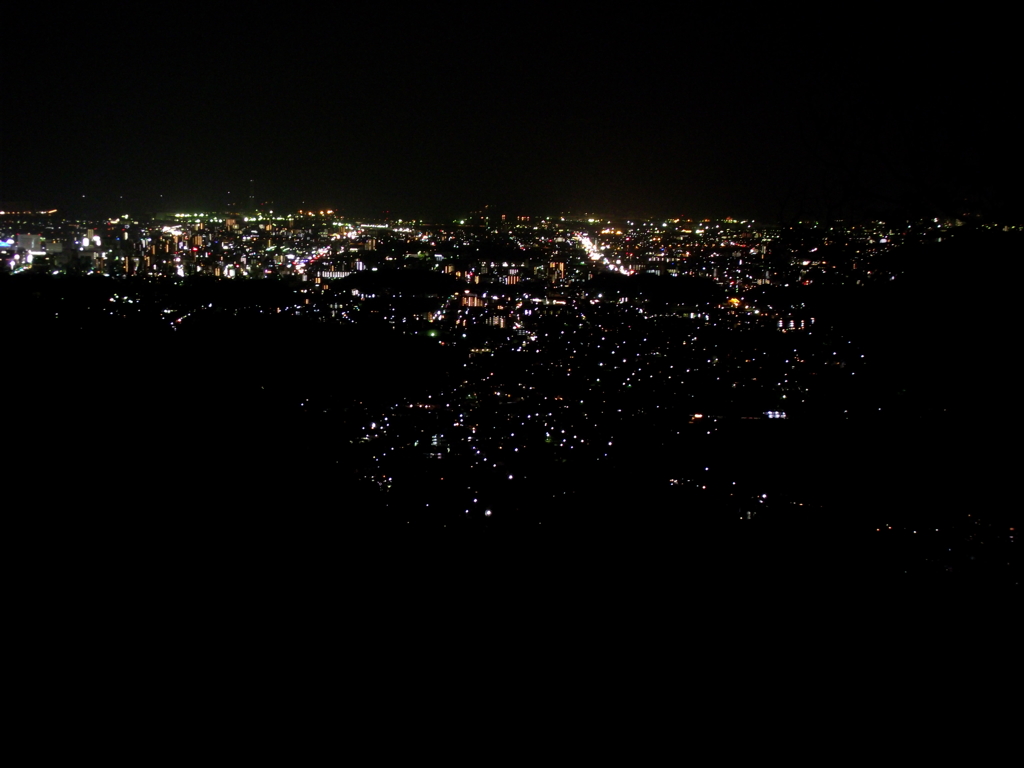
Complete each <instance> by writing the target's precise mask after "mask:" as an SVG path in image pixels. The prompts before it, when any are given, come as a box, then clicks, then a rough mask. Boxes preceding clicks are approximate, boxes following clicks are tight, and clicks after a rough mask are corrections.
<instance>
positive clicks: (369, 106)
mask: <svg viewBox="0 0 1024 768" xmlns="http://www.w3.org/2000/svg"><path fill="white" fill-rule="evenodd" d="M995 26H998V25H992V24H989V23H987V22H986V23H985V24H973V25H972V24H971V23H969V22H962V21H957V22H954V21H952V20H943V21H939V22H935V21H932V22H929V23H928V24H925V23H924V22H923V21H913V22H903V23H897V22H896V21H894V20H893V19H890V18H872V19H868V20H860V21H859V22H857V23H854V22H853V21H851V20H849V19H845V20H836V21H825V20H820V21H815V22H811V21H809V20H808V19H806V18H788V17H785V18H783V17H780V16H761V17H758V18H749V17H741V16H740V15H739V14H738V13H736V14H722V13H718V14H715V13H711V14H709V13H698V12H697V11H693V12H683V11H676V12H673V13H672V14H670V15H667V16H666V15H659V14H656V13H654V12H653V11H646V12H641V11H635V12H633V11H629V12H622V11H620V12H619V13H617V14H613V15H601V14H597V13H595V12H594V11H593V9H591V12H590V13H586V14H584V13H578V14H577V13H571V12H563V13H552V12H550V11H547V12H543V13H537V12H534V13H528V12H527V10H526V8H525V7H519V6H513V5H509V6H500V7H496V6H485V7H482V8H481V7H479V6H467V7H465V8H448V9H435V10H432V11H427V12H423V13H421V14H418V15H417V16H415V17H408V16H400V15H398V13H397V7H394V6H391V7H388V8H385V7H383V6H381V8H380V9H379V10H362V11H359V12H353V11H351V10H349V9H343V10H333V11H331V12H324V13H319V14H312V13H311V14H307V15H303V16H302V17H298V16H296V15H295V14H292V13H287V12H285V11H283V10H281V9H278V10H277V11H276V12H275V13H274V14H273V15H272V14H268V13H264V14H259V15H255V16H254V15H251V14H240V13H235V14H232V13H217V12H213V11H210V10H208V9H205V10H204V9H201V8H197V9H195V10H193V11H187V10H182V9H179V8H175V9H174V11H173V12H171V11H170V10H168V11H167V13H166V14H165V15H160V14H158V13H157V12H155V11H150V12H149V15H148V16H143V17H138V16H132V17H130V18H129V17H125V16H124V13H123V11H122V12H121V13H120V15H118V14H116V13H101V12H99V11H97V10H96V9H90V10H89V11H83V12H81V13H80V15H79V16H77V17H73V18H72V17H67V16H61V17H59V18H57V19H45V20H44V19H28V20H26V21H25V22H24V23H23V24H22V27H21V28H23V29H25V30H36V32H35V33H33V34H26V35H25V36H24V38H23V39H24V41H31V44H30V45H29V44H25V45H22V46H21V47H19V48H18V52H17V53H16V54H12V53H9V54H7V55H6V56H5V59H4V64H3V74H4V81H5V86H4V89H3V90H4V95H5V104H4V107H5V109H4V116H3V121H2V129H0V130H2V133H0V200H2V201H26V202H29V203H30V204H32V205H33V206H36V207H44V206H47V207H58V208H60V209H63V210H66V211H68V212H85V213H95V214H108V213H114V212H118V211H119V210H121V209H122V208H123V209H125V210H127V211H131V212H145V211H154V210H169V209H176V210H177V209H185V208H221V207H223V206H224V205H225V204H226V203H228V202H229V201H230V200H240V199H244V198H247V197H248V194H249V179H253V180H254V188H255V193H256V197H257V199H258V201H260V202H262V201H267V200H271V201H273V202H274V205H275V206H276V207H278V208H279V209H285V208H288V207H303V206H304V205H305V206H309V207H314V208H321V207H334V208H336V209H338V210H340V211H341V212H342V213H347V214H351V215H364V216H365V215H375V214H377V213H380V212H383V211H385V210H387V211H390V212H391V213H392V215H394V216H397V217H437V218H450V217H454V216H458V215H462V214H465V213H467V212H468V211H470V210H474V209H477V208H480V207H481V206H482V205H484V204H487V203H490V204H493V205H496V206H498V207H499V208H501V209H502V210H506V211H507V212H509V213H517V212H522V213H557V212H560V211H573V212H584V211H588V212H597V213H604V214H609V215H628V214H634V215H644V214H647V215H658V216H662V215H671V216H684V217H704V216H724V215H732V216H736V217H751V216H753V217H758V218H762V219H765V218H767V219H775V218H778V217H780V216H781V217H783V218H792V217H795V216H802V215H833V216H834V215H841V214H843V213H844V212H849V211H873V210H876V209H877V210H880V211H884V210H890V209H891V210H895V209H903V208H908V207H914V206H918V207H923V208H927V209H928V210H929V211H932V210H934V211H935V212H940V213H954V212H955V210H954V209H956V208H957V207H958V206H962V205H967V206H975V207H976V206H978V205H981V206H988V207H993V206H994V207H1000V206H1001V207H1002V208H1006V207H1007V201H1008V200H1009V199H1010V198H1011V197H1012V196H1013V195H1014V194H1017V193H1016V192H1015V190H1016V187H1017V186H1018V185H1017V183H1016V182H1017V179H1018V178H1019V171H1020V152H1019V149H1018V146H1017V144H1018V142H1017V140H1016V138H1015V137H1016V134H1017V133H1019V127H1017V126H1016V124H1015V123H1014V122H1013V121H1012V119H1011V117H1010V116H1011V114H1012V113H1013V112H1014V110H1015V106H1016V105H1019V101H1020V98H1019V96H1018V94H1017V93H1016V91H1015V90H1014V89H1013V87H1012V85H1013V81H1014V80H1015V79H1016V77H1015V73H1016V72H1017V70H1018V69H1019V67H1015V66H1013V65H1012V63H1011V60H1010V53H1011V51H1012V50H1013V49H1012V48H1010V47H1009V46H1008V45H1005V44H1004V42H1005V41H1003V40H1002V39H1001V37H1000V35H999V33H998V32H997V31H994V30H993V27H995ZM161 196H162V197H161ZM1014 199H1015V200H1016V199H1019V194H1018V196H1017V197H1016V198H1014ZM122 200H123V202H122Z"/></svg>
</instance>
